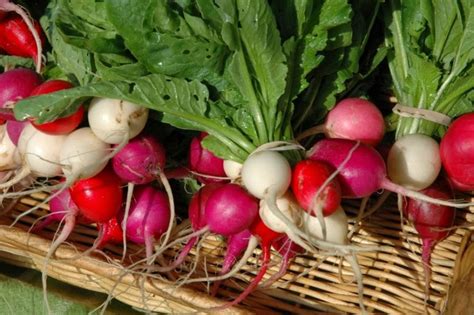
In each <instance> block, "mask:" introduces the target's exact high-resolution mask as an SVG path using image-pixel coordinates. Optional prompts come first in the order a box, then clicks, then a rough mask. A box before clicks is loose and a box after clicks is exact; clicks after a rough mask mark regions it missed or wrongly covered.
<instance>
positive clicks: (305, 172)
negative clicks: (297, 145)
mask: <svg viewBox="0 0 474 315" xmlns="http://www.w3.org/2000/svg"><path fill="white" fill-rule="evenodd" d="M333 173H334V169H333V168H332V167H331V166H330V165H328V164H326V163H324V162H320V161H313V160H303V161H300V162H298V163H297V164H296V165H295V167H294V169H293V174H292V181H291V189H292V190H293V194H294V195H295V197H296V200H297V201H298V203H299V204H300V206H301V207H303V209H304V210H305V211H306V212H308V213H309V214H311V215H316V214H317V210H316V209H317V208H318V207H319V208H321V209H322V214H323V215H324V216H327V215H330V214H331V213H333V212H334V211H336V210H337V208H338V207H339V205H340V204H341V188H340V186H339V183H338V182H337V179H335V178H332V179H331V178H330V177H331V175H332V174H333Z"/></svg>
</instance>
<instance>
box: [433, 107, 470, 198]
mask: <svg viewBox="0 0 474 315" xmlns="http://www.w3.org/2000/svg"><path fill="white" fill-rule="evenodd" d="M440 155H441V161H442V163H443V167H444V169H445V170H446V173H447V174H448V176H449V180H450V181H451V183H452V184H453V186H454V187H455V188H456V189H458V190H461V191H467V192H469V191H474V113H469V114H464V115H462V116H461V117H459V118H457V119H456V120H455V121H454V122H453V123H452V124H451V126H449V128H448V131H447V132H446V134H445V135H444V137H443V138H442V139H441V144H440Z"/></svg>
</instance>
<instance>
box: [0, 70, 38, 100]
mask: <svg viewBox="0 0 474 315" xmlns="http://www.w3.org/2000/svg"><path fill="white" fill-rule="evenodd" d="M40 84H41V77H40V76H39V75H38V74H37V73H36V72H34V71H32V70H29V69H24V68H18V69H12V70H9V71H6V72H4V73H2V74H0V108H12V107H13V105H14V103H15V102H16V101H18V100H21V99H23V98H26V97H28V96H30V94H31V92H32V91H33V90H34V89H35V88H36V87H37V86H38V85H40Z"/></svg>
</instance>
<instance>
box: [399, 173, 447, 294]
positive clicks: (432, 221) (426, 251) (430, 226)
mask: <svg viewBox="0 0 474 315" xmlns="http://www.w3.org/2000/svg"><path fill="white" fill-rule="evenodd" d="M449 191H450V188H449V187H448V185H445V184H443V183H441V182H439V181H438V182H435V184H433V185H431V186H430V187H428V188H426V189H424V190H423V191H422V192H423V193H424V194H425V195H427V196H431V197H433V198H441V199H450V198H452V193H448V192H449ZM403 213H404V214H405V216H407V217H408V219H409V220H410V221H411V222H413V225H414V226H415V229H416V231H417V232H418V235H419V236H420V238H421V240H422V254H421V257H422V261H423V268H424V272H425V293H426V298H428V294H429V288H430V281H431V269H430V260H431V252H432V251H433V247H434V246H435V245H436V243H438V242H440V241H441V240H443V239H444V238H446V237H447V236H448V235H449V234H450V230H449V228H451V227H452V226H453V224H454V220H455V218H456V211H455V209H454V208H452V207H447V206H443V205H436V204H431V203H427V202H424V201H420V200H416V199H411V198H409V199H408V200H407V201H406V202H405V203H404V206H403Z"/></svg>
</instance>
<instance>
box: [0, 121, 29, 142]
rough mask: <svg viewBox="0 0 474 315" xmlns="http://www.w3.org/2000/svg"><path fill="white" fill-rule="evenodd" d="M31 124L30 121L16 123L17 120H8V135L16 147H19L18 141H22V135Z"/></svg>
mask: <svg viewBox="0 0 474 315" xmlns="http://www.w3.org/2000/svg"><path fill="white" fill-rule="evenodd" d="M29 124H30V123H29V122H28V121H16V120H8V121H7V123H6V124H5V125H6V128H7V133H8V136H9V138H10V140H11V141H12V143H13V144H14V145H18V140H20V135H21V133H22V131H23V129H25V127H26V126H28V125H29Z"/></svg>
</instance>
